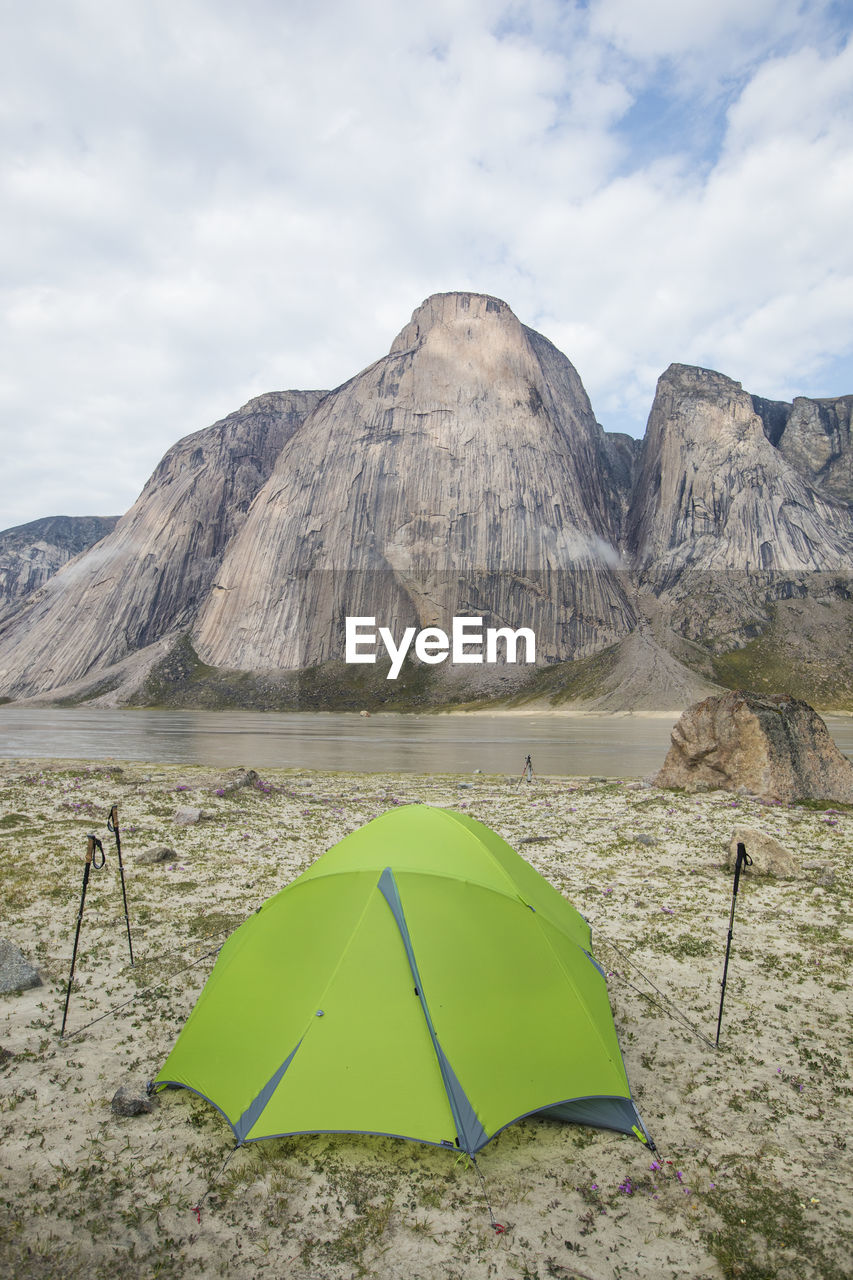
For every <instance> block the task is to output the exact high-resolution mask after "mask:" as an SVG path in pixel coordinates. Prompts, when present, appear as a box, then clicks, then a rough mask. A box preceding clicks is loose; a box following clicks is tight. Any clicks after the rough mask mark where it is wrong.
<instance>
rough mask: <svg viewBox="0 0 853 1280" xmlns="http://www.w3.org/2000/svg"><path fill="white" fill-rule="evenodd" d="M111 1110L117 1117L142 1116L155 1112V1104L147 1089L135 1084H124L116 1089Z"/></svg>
mask: <svg viewBox="0 0 853 1280" xmlns="http://www.w3.org/2000/svg"><path fill="white" fill-rule="evenodd" d="M110 1110H111V1111H112V1113H113V1115H116V1116H141V1115H144V1114H145V1113H146V1112H148V1111H153V1110H154V1104H153V1103H152V1101H151V1099H150V1098H149V1097H148V1094H147V1093H146V1091H145V1088H144V1087H143V1088H140V1087H139V1086H138V1085H135V1084H132V1085H130V1084H123V1085H120V1086H119V1088H118V1089H116V1091H115V1093H114V1094H113V1100H112V1102H111V1103H110Z"/></svg>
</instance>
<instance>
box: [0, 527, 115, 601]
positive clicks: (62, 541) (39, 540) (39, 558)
mask: <svg viewBox="0 0 853 1280" xmlns="http://www.w3.org/2000/svg"><path fill="white" fill-rule="evenodd" d="M117 520H118V516H47V517H46V518H44V519H41V520H31V521H30V522H29V523H28V524H21V525H16V526H15V528H14V529H5V530H4V531H3V532H2V533H0V604H2V605H7V604H9V603H14V602H17V601H18V600H20V599H21V598H22V597H23V596H26V595H29V594H30V592H32V591H38V589H39V587H41V586H43V585H44V583H45V582H47V580H48V578H52V577H53V575H54V574H55V573H56V572H57V570H58V569H61V568H62V566H63V565H64V564H67V563H68V561H69V560H71V559H73V557H74V556H78V555H80V553H81V552H82V551H87V550H88V549H89V547H91V546H93V545H94V544H95V543H96V542H99V541H100V540H101V538H104V537H106V535H107V534H108V533H111V532H112V530H113V529H114V528H115V525H116V521H117Z"/></svg>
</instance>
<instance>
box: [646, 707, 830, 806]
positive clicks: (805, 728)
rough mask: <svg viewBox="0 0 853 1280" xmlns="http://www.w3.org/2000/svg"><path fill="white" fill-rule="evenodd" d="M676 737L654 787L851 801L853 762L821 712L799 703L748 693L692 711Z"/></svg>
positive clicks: (677, 727) (768, 797)
mask: <svg viewBox="0 0 853 1280" xmlns="http://www.w3.org/2000/svg"><path fill="white" fill-rule="evenodd" d="M670 740H671V742H672V746H671V747H670V749H669V752H668V754H667V757H666V760H665V761H664V765H663V768H662V769H661V771H660V773H658V775H657V777H656V778H655V785H656V786H659V787H679V788H683V789H684V790H686V791H698V790H712V789H717V788H722V789H724V790H727V791H739V792H741V793H742V794H743V793H751V794H753V795H755V796H757V797H759V798H760V799H762V800H780V801H787V802H791V801H796V800H809V799H813V800H834V801H840V802H842V803H844V804H851V803H853V765H852V764H851V763H850V761H849V760H848V759H847V757H846V756H844V755H842V753H841V752H840V751H839V749H838V747H837V746H836V745H835V743H834V742H833V740H832V738H831V737H830V735H829V731H828V729H827V727H826V725H825V724H824V722H823V720H821V718H820V716H819V715H818V714H817V712H816V711H814V710H813V708H812V707H810V706H809V705H808V704H807V703H805V702H800V701H799V700H797V699H795V698H789V697H787V696H784V695H777V696H772V695H766V696H765V695H762V694H755V693H743V692H730V693H725V694H722V695H721V696H719V697H713V698H706V699H705V700H704V702H699V703H695V704H694V705H693V706H692V707H688V708H687V710H686V711H685V712H684V714H683V715H682V716H681V719H680V720H679V721H678V723H677V724H676V725H675V727H674V728H673V730H672V734H671V735H670Z"/></svg>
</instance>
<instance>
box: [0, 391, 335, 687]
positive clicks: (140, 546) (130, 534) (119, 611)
mask: <svg viewBox="0 0 853 1280" xmlns="http://www.w3.org/2000/svg"><path fill="white" fill-rule="evenodd" d="M321 395H322V393H321V392H311V391H305V392H300V391H296V392H281V393H276V394H271V395H265V396H259V397H258V399H256V400H252V401H250V402H249V403H248V404H247V405H245V406H244V407H243V408H242V409H240V410H238V411H237V412H236V413H233V414H230V415H229V416H228V417H227V418H224V419H223V420H222V421H221V422H218V423H215V424H214V425H213V426H212V427H208V428H206V430H204V431H199V432H196V433H195V434H194V435H191V436H187V437H186V438H185V439H184V440H181V441H180V442H179V443H178V444H176V445H175V446H174V447H173V448H172V449H170V450H169V452H168V453H167V454H166V455H165V457H164V458H163V460H162V462H161V463H160V464H159V466H158V467H157V469H156V470H155V472H154V474H153V475H152V476H151V479H150V480H149V481H148V483H147V484H146V486H145V488H144V489H143V491H142V493H141V495H140V497H139V498H138V499H137V501H136V502H135V503H134V505H133V506H132V507H131V509H130V510H129V511H128V512H127V514H126V515H125V516H123V517H122V518H121V519H120V520H119V521H118V523H117V524H116V526H115V528H114V530H113V531H112V533H110V534H109V535H108V536H107V537H106V538H104V539H103V540H102V541H101V542H99V543H98V545H97V546H96V547H93V548H92V549H91V551H89V552H88V553H87V554H86V555H84V556H81V557H80V558H78V559H77V560H75V561H74V562H73V563H72V564H69V565H67V566H66V567H65V569H64V570H61V571H60V572H59V573H57V574H56V575H55V577H53V578H51V579H50V581H49V582H47V583H46V584H45V586H44V587H43V588H42V589H41V590H40V591H38V592H36V593H35V594H34V595H31V596H28V597H27V599H26V601H25V602H24V604H23V605H22V606H21V608H19V609H18V610H17V611H16V612H15V613H14V614H13V615H12V616H11V617H10V618H8V619H7V620H6V621H5V623H0V685H2V687H3V689H4V692H6V693H7V695H8V694H11V695H13V696H22V695H26V694H33V693H37V692H39V691H41V690H45V689H52V688H56V687H59V686H62V685H65V684H68V683H70V682H71V681H74V680H78V679H79V678H80V677H82V676H85V675H86V674H87V673H89V672H90V671H93V670H98V669H102V668H105V667H109V666H110V664H112V663H116V662H118V661H120V660H121V659H123V658H124V657H125V656H126V655H127V654H129V653H131V652H133V651H134V650H139V649H144V648H145V647H146V646H147V645H150V644H152V643H153V642H154V641H157V640H159V639H160V638H161V637H162V636H164V635H167V634H168V633H169V632H172V631H176V630H178V629H180V628H181V627H184V626H186V625H188V624H190V623H192V621H193V620H194V619H195V616H196V613H197V611H198V607H199V605H200V603H201V601H202V600H203V599H204V598H205V596H206V594H207V592H208V591H209V590H210V588H211V586H212V584H213V582H214V581H215V579H216V575H217V571H218V569H219V566H220V564H221V562H222V557H223V554H224V552H225V549H226V547H227V546H228V543H229V542H230V540H231V539H232V538H233V536H234V534H235V533H236V531H237V530H238V529H239V528H240V526H241V525H242V523H243V521H244V520H245V518H246V513H247V511H248V508H249V506H250V504H251V502H252V500H253V498H254V497H255V495H256V494H257V492H258V490H259V489H260V488H261V486H262V485H263V483H264V482H265V480H266V479H267V477H268V476H269V474H270V472H271V471H272V468H273V466H274V464H275V461H276V459H277V457H278V455H279V453H280V452H281V449H282V446H283V445H284V443H285V441H286V440H287V439H288V438H289V437H290V436H291V435H292V434H293V432H294V431H295V430H296V428H297V427H298V426H299V425H300V424H301V423H302V421H303V419H304V418H305V417H306V415H307V414H308V413H309V412H310V410H311V409H313V408H314V406H315V405H316V404H317V402H318V400H319V399H320V398H321Z"/></svg>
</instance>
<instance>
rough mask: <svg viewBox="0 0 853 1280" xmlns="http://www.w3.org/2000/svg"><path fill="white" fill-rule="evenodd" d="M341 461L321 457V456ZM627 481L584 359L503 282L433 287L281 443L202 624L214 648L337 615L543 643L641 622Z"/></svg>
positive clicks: (229, 663) (264, 654) (315, 649)
mask: <svg viewBox="0 0 853 1280" xmlns="http://www.w3.org/2000/svg"><path fill="white" fill-rule="evenodd" d="M321 459H322V460H325V459H329V460H330V463H329V465H326V466H324V467H318V460H321ZM616 486H618V477H616V476H615V474H614V469H613V467H612V465H611V462H610V458H609V456H608V453H607V449H606V447H605V442H604V433H603V432H602V430H601V428H600V427H599V426H598V424H597V423H596V421H595V417H594V415H593V412H592V409H591V406H590V404H589V400H588V398H587V395H586V392H585V391H584V389H583V386H582V384H581V381H580V379H579V377H578V375H577V373H576V372H575V370H574V368H573V367H572V365H571V364H570V363H569V361H568V360H567V359H566V357H565V356H563V355H561V354H560V352H559V351H557V349H556V348H555V347H553V346H552V345H551V343H550V342H548V341H547V340H546V339H545V338H543V337H541V336H540V335H539V334H537V333H534V332H533V331H532V330H530V329H526V328H525V327H524V326H523V325H522V324H520V323H519V321H518V320H517V319H516V317H515V316H514V315H513V313H512V312H511V311H510V309H509V307H508V306H507V305H506V304H505V303H503V302H499V301H498V300H497V299H495V298H489V297H482V296H478V295H471V294H442V295H440V296H439V297H435V298H430V299H428V300H427V302H425V303H424V304H423V306H422V307H420V308H419V309H418V310H417V311H416V312H415V314H414V316H413V317H412V320H411V322H410V323H409V324H408V325H407V326H406V327H405V328H404V329H403V331H402V332H401V333H400V335H399V336H398V337H397V339H396V340H395V341H394V343H393V345H392V347H391V351H390V353H389V354H388V355H387V356H386V357H384V359H382V360H379V361H377V363H376V364H373V365H371V366H370V367H369V368H368V369H366V370H365V371H364V372H363V373H361V374H359V375H358V376H357V377H356V378H353V379H352V380H351V381H350V382H348V383H346V384H345V385H344V386H343V387H340V388H338V390H337V391H334V392H332V393H331V394H329V395H328V396H326V398H325V399H324V400H323V402H322V404H320V405H319V406H318V408H317V410H316V411H315V413H314V414H312V416H311V418H310V420H309V421H308V422H307V423H306V424H305V426H304V428H303V429H302V430H301V431H299V432H297V433H296V434H295V435H294V436H293V437H292V439H291V440H290V441H289V442H288V444H287V445H286V446H285V447H284V449H283V450H282V452H281V455H280V456H279V459H278V462H277V464H276V466H275V469H274V471H273V474H272V475H271V476H270V478H269V480H268V481H267V483H266V485H265V486H264V488H263V490H262V492H261V493H260V494H259V495H258V498H257V500H256V502H255V503H254V505H253V507H252V510H251V512H250V513H249V516H248V517H247V519H246V522H245V524H244V526H243V528H242V529H241V530H240V533H239V535H238V536H237V537H236V538H235V539H234V541H233V543H232V544H231V546H230V547H229V549H228V553H227V554H226V556H225V558H224V560H223V564H222V568H221V570H220V571H219V573H218V575H217V582H216V586H215V587H214V589H213V591H212V592H211V595H210V597H209V598H208V600H207V601H206V603H205V605H204V607H203V608H202V610H201V614H200V617H199V621H198V625H197V627H196V630H195V636H196V641H197V650H198V653H199V656H200V657H201V658H202V660H203V661H204V662H206V663H210V664H212V665H215V666H219V667H237V668H243V669H245V668H248V669H250V670H263V669H271V668H281V667H283V668H294V667H306V666H310V665H313V664H315V663H318V662H324V661H328V660H330V659H335V658H339V657H341V656H342V650H341V640H342V636H343V626H342V619H343V617H345V616H346V615H347V614H349V615H356V616H375V617H377V618H378V619H379V620H380V622H382V621H387V622H388V624H389V625H390V626H391V627H392V629H393V630H394V631H395V632H396V633H399V632H400V631H401V630H402V629H403V628H404V627H406V626H415V627H416V628H419V629H420V628H424V627H428V626H434V625H446V623H447V620H448V619H450V618H452V617H453V616H454V615H456V614H472V613H475V614H481V615H482V616H483V617H484V622H485V625H486V626H512V627H522V626H523V627H532V628H533V629H534V631H535V633H536V636H537V644H538V653H539V656H540V658H542V659H545V660H549V659H551V660H553V659H556V658H559V657H561V656H566V655H567V654H571V655H572V656H582V655H584V654H586V653H592V652H594V651H595V650H596V649H599V648H601V647H602V645H604V644H609V643H612V642H614V641H615V640H616V639H617V638H618V637H619V636H620V635H623V634H625V632H626V631H628V630H630V628H631V626H632V625H633V621H634V613H633V608H632V606H631V604H630V601H629V599H628V596H627V595H626V594H625V592H624V590H623V586H622V583H621V581H620V578H619V575H618V574H617V573H616V572H615V570H616V569H617V568H618V567H619V564H620V557H619V553H618V551H617V543H618V541H619V536H620V528H619V520H618V512H617V511H615V510H614V504H613V502H612V497H611V494H612V491H613V489H614V487H616Z"/></svg>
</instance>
